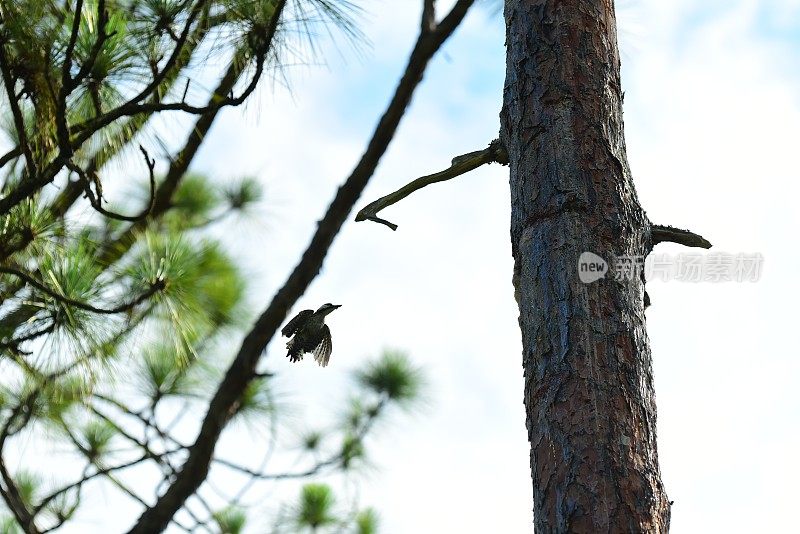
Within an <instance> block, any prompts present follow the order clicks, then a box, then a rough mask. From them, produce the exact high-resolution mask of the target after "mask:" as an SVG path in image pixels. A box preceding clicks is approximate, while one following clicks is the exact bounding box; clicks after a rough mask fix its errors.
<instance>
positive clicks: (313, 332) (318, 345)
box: [281, 303, 342, 367]
mask: <svg viewBox="0 0 800 534" xmlns="http://www.w3.org/2000/svg"><path fill="white" fill-rule="evenodd" d="M341 307H342V306H341V305H340V304H330V303H328V304H323V305H322V306H320V307H319V309H318V310H317V311H313V310H303V311H301V312H300V313H298V314H297V315H295V316H294V318H293V319H292V320H291V321H289V322H288V323H286V326H284V327H283V329H282V330H281V334H283V335H284V336H285V337H289V338H291V339H290V340H289V341H288V342H287V343H286V350H287V352H286V356H288V357H289V360H290V361H292V362H299V361H300V360H302V359H303V354H304V353H306V352H313V353H314V360H316V362H317V363H318V364H320V365H321V366H322V367H325V366H326V365H328V362H329V361H330V359H331V351H333V343H331V330H330V328H328V325H326V324H325V316H326V315H328V314H329V313H331V312H332V311H333V310H335V309H337V308H341Z"/></svg>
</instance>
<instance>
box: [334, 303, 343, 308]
mask: <svg viewBox="0 0 800 534" xmlns="http://www.w3.org/2000/svg"><path fill="white" fill-rule="evenodd" d="M333 307H334V309H335V308H341V307H342V305H341V304H334V305H333Z"/></svg>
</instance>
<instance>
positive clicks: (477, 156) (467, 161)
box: [356, 139, 508, 230]
mask: <svg viewBox="0 0 800 534" xmlns="http://www.w3.org/2000/svg"><path fill="white" fill-rule="evenodd" d="M486 163H500V164H502V165H507V164H508V154H506V151H505V149H504V148H503V146H502V145H501V144H500V140H499V139H495V140H494V141H492V142H491V143H489V146H488V147H487V148H484V149H483V150H477V151H475V152H469V153H468V154H462V155H460V156H456V157H454V158H453V161H452V162H451V164H450V167H448V168H447V169H445V170H443V171H439V172H437V173H434V174H429V175H428V176H422V177H421V178H417V179H416V180H414V181H412V182H410V183H408V184H406V185H404V186H403V187H401V188H400V189H398V190H397V191H395V192H394V193H389V194H388V195H386V196H385V197H381V198H379V199H378V200H376V201H374V202H370V203H369V204H367V205H366V206H364V207H363V208H362V209H361V211H359V212H358V215H356V221H373V222H376V223H380V224H383V225H386V226H388V227H389V228H391V229H392V230H397V225H396V224H393V223H390V222H389V221H387V220H385V219H381V218H380V217H378V216H377V214H378V212H379V211H381V210H382V209H384V208H387V207H389V206H391V205H392V204H396V203H397V202H400V201H401V200H403V199H404V198H406V197H407V196H408V195H410V194H411V193H413V192H414V191H417V190H419V189H422V188H423V187H425V186H427V185H430V184H435V183H436V182H444V181H445V180H450V179H452V178H455V177H456V176H461V175H462V174H466V173H468V172H470V171H472V170H475V169H477V168H478V167H480V166H481V165H485V164H486Z"/></svg>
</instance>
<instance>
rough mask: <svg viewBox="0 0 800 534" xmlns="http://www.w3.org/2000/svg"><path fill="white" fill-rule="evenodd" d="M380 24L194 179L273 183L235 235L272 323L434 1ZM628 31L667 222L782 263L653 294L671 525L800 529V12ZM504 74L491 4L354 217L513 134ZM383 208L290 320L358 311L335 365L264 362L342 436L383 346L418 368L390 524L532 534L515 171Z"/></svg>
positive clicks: (700, 11) (385, 487) (383, 472)
mask: <svg viewBox="0 0 800 534" xmlns="http://www.w3.org/2000/svg"><path fill="white" fill-rule="evenodd" d="M449 3H450V2H441V4H442V7H444V6H445V5H447V4H449ZM409 6H414V8H413V9H411V8H409ZM367 9H368V15H365V17H364V18H363V20H362V22H361V28H362V29H363V30H364V32H365V33H366V35H367V36H368V37H369V38H370V40H371V42H372V46H371V47H370V48H368V49H366V50H363V51H362V52H360V53H357V52H354V51H353V50H351V49H349V48H348V47H347V45H345V44H342V43H341V42H340V43H339V46H338V47H336V46H333V44H332V43H330V42H328V41H326V42H325V44H324V45H323V46H322V49H321V51H320V59H321V61H318V62H315V63H317V64H314V65H309V66H304V67H292V68H289V69H288V71H287V79H288V87H287V84H285V83H284V82H282V81H276V82H275V83H273V84H269V83H267V84H264V87H263V88H262V89H261V90H260V92H259V93H258V95H257V98H256V100H255V101H254V102H252V103H250V104H248V105H247V106H245V107H243V108H242V109H237V110H231V111H227V112H226V113H225V114H224V115H223V117H222V118H221V120H220V121H219V122H218V124H216V125H215V126H214V129H213V130H212V132H211V133H210V137H209V138H208V139H207V140H206V142H205V144H204V146H203V148H202V150H201V152H200V155H199V157H198V159H197V160H196V162H195V166H194V168H195V169H196V170H198V171H200V172H204V173H206V174H208V175H210V176H212V177H214V179H218V180H220V181H224V180H232V179H235V178H237V177H239V176H242V175H255V176H257V177H258V178H259V179H260V180H261V181H262V182H263V184H264V186H265V191H266V201H265V202H264V206H263V213H261V214H259V215H258V217H257V218H256V220H255V221H250V222H244V223H242V224H241V226H240V227H237V228H230V227H228V228H225V229H224V231H225V232H231V231H235V234H236V235H237V236H238V238H237V239H235V240H234V241H235V242H234V244H233V251H234V252H235V253H236V254H237V256H238V257H239V258H240V259H241V261H242V264H243V265H244V268H245V270H246V272H248V273H249V274H250V275H251V276H252V278H253V280H254V284H253V287H252V290H251V294H250V295H249V299H250V301H251V302H252V305H253V307H254V309H259V308H263V307H264V306H266V304H267V303H268V301H269V299H270V297H271V295H272V293H273V292H274V290H275V289H277V288H278V287H279V286H280V285H281V284H282V282H283V281H284V279H285V277H286V276H287V274H288V273H289V272H290V270H291V268H292V267H293V266H294V264H295V263H296V261H297V260H298V258H299V255H300V254H301V253H302V250H303V249H304V247H305V246H306V244H307V242H308V240H309V238H310V236H311V233H312V232H313V229H314V227H315V224H316V221H317V220H319V219H320V218H321V216H322V214H323V213H324V210H325V208H326V206H327V203H328V202H329V201H330V199H331V198H332V196H333V195H334V194H335V191H336V188H337V187H338V185H339V184H340V183H341V182H342V181H343V180H344V179H345V178H346V176H347V175H348V174H349V171H350V170H351V168H352V167H353V166H354V165H355V163H356V162H357V160H358V158H359V156H360V154H361V152H362V150H363V148H364V146H365V144H366V141H367V140H368V139H369V136H370V134H371V132H372V128H373V127H374V125H375V123H376V122H377V119H378V117H379V116H380V114H381V112H382V110H383V108H384V106H385V105H386V102H387V99H388V98H389V97H390V95H391V93H392V91H393V89H394V86H395V84H396V82H397V80H398V78H399V76H400V74H401V72H402V69H403V66H404V63H405V60H406V57H407V54H408V52H409V50H410V47H411V46H412V44H413V41H414V39H415V37H416V31H417V28H418V16H419V13H418V11H419V8H418V7H416V3H414V2H406V1H403V2H397V1H396V2H390V1H388V0H382V1H379V2H371V3H369V5H367ZM618 19H619V25H620V30H619V32H620V33H619V38H620V46H621V50H622V65H623V66H622V69H623V88H624V90H625V95H626V97H625V109H624V112H625V126H626V140H627V146H628V158H629V161H630V164H631V168H632V171H633V175H634V178H635V183H636V187H637V190H638V193H639V199H640V201H641V203H642V205H643V206H644V208H645V209H646V210H647V213H648V216H649V217H650V219H651V220H652V221H654V222H655V223H657V224H669V225H674V226H679V227H682V228H690V229H692V230H694V231H696V232H698V233H701V234H702V235H704V236H705V237H707V238H708V239H709V240H710V241H711V242H712V243H714V245H715V247H714V249H713V250H718V251H725V252H731V253H739V252H745V253H760V254H762V255H763V257H764V266H763V273H762V276H761V279H760V280H759V281H758V282H756V283H717V284H714V283H698V284H691V283H681V282H677V281H671V282H657V281H653V282H651V283H649V284H648V292H649V294H650V297H651V299H652V306H651V307H650V308H649V309H648V310H647V326H648V332H649V336H650V340H651V345H652V353H653V360H654V376H655V388H656V396H657V406H658V447H659V459H660V463H661V471H662V477H663V480H664V484H665V486H666V489H667V492H668V495H669V498H670V499H671V500H674V501H675V504H674V506H673V515H672V532H675V533H679V534H680V533H690V532H726V533H735V532H742V533H745V532H770V531H785V530H787V529H788V528H789V527H790V526H793V525H795V524H796V520H795V517H794V513H793V511H794V510H793V509H794V507H795V503H796V501H797V498H798V497H800V495H799V494H798V490H797V484H796V481H797V480H798V479H800V459H799V458H798V455H797V451H798V450H800V394H799V393H797V387H796V384H797V380H798V377H800V359H799V358H798V356H800V350H798V344H797V342H796V338H795V335H796V330H795V328H796V326H795V317H796V315H797V313H796V309H797V301H798V297H800V282H798V279H799V278H800V277H798V275H797V266H798V265H800V253H799V252H798V247H797V245H796V242H797V235H798V234H797V231H798V229H800V224H798V223H800V215H798V211H800V210H798V207H797V198H798V195H799V194H800V185H798V183H800V180H798V178H800V170H798V162H797V155H798V153H800V152H799V151H798V141H799V140H800V0H760V1H758V0H706V1H704V2H702V3H700V2H696V1H691V0H672V1H670V2H663V1H658V0H625V1H621V2H618ZM322 60H324V61H322ZM504 70H505V59H504V29H503V21H502V17H500V16H497V15H492V13H491V10H490V9H486V8H476V9H474V10H473V11H472V12H471V13H470V14H469V15H468V17H467V19H466V21H465V23H464V25H463V26H462V27H461V28H460V29H459V30H458V32H457V33H456V34H455V35H454V36H453V38H452V39H451V40H450V41H449V42H448V43H447V44H446V45H445V47H444V48H443V50H442V51H441V52H440V53H439V55H438V56H437V57H436V58H435V59H434V60H433V61H432V62H431V64H430V67H429V69H428V71H427V73H426V75H425V79H424V81H423V83H422V84H421V85H420V87H419V89H418V91H417V93H416V94H415V97H414V101H413V103H412V105H411V107H410V108H409V110H408V113H407V115H406V117H405V118H404V120H403V122H402V124H401V126H400V129H399V131H398V133H397V136H396V138H395V139H394V141H393V142H392V144H391V147H390V149H389V151H388V152H387V154H386V156H385V157H384V159H383V160H382V162H381V164H380V166H379V168H378V170H377V172H376V174H375V176H374V178H373V179H372V181H371V182H370V185H369V187H368V188H367V190H366V192H365V193H364V196H363V198H362V201H361V202H360V203H359V204H358V206H357V208H360V207H362V206H363V205H364V204H366V203H367V202H369V201H371V200H374V199H375V198H377V197H379V196H382V195H384V194H386V193H388V192H390V191H393V190H395V189H397V188H398V187H400V186H401V185H403V184H405V183H406V182H408V181H410V180H411V179H413V178H416V177H418V176H421V175H424V174H429V173H431V172H433V171H437V170H441V169H443V168H446V167H447V166H448V164H449V161H450V159H451V158H452V157H453V156H456V155H458V154H462V153H465V152H469V151H472V150H477V149H480V148H483V147H484V146H486V145H487V144H488V142H489V141H491V140H492V139H494V138H495V137H497V132H498V128H499V120H498V113H499V110H500V106H501V103H502V100H501V99H502V87H503V78H504ZM179 138H180V137H178V139H179ZM382 216H384V217H385V218H388V219H390V220H391V221H392V222H395V223H397V224H399V229H398V230H397V232H391V231H390V230H388V229H387V228H386V227H383V226H380V225H376V224H372V223H355V222H353V221H352V220H351V221H350V222H348V223H347V224H346V225H345V226H344V228H343V230H342V233H341V234H340V236H339V237H338V238H337V240H336V242H335V243H334V245H333V247H332V249H331V252H330V255H329V256H328V258H327V260H326V262H325V266H324V268H323V270H322V272H321V274H320V276H319V277H318V278H317V279H316V280H315V282H314V283H313V285H312V286H311V288H310V289H309V291H308V292H307V293H306V295H305V296H304V297H303V298H302V299H301V301H300V302H299V303H298V305H297V306H296V309H295V311H298V310H300V309H304V308H316V307H318V306H319V304H321V303H323V302H334V303H338V304H343V307H342V308H341V309H340V310H337V312H336V313H335V314H333V315H332V316H331V317H330V319H329V324H330V325H331V328H332V330H333V333H334V347H335V348H334V352H333V356H332V360H331V365H330V366H329V367H328V368H325V369H321V368H318V367H316V366H315V365H314V364H313V363H312V362H310V361H304V362H303V364H302V365H290V364H289V362H288V361H287V360H286V359H285V358H284V355H283V352H284V350H283V341H282V340H280V339H277V338H276V339H274V340H273V342H272V344H271V345H270V347H269V348H268V351H267V355H266V367H268V368H269V369H271V370H272V371H275V372H276V373H278V379H277V380H278V385H279V387H280V389H281V390H283V391H285V392H286V394H287V396H288V397H289V398H290V399H291V401H292V403H293V404H295V405H296V406H297V410H298V417H308V418H311V419H312V420H313V419H317V420H320V421H322V420H324V419H325V417H326V416H327V415H326V414H329V413H330V412H329V409H330V406H332V405H336V404H337V403H338V402H339V401H341V400H342V399H344V398H346V397H347V395H348V392H349V388H350V387H351V382H350V381H349V378H348V373H349V371H351V370H352V369H354V368H357V367H359V366H360V365H361V364H362V363H363V362H364V361H366V360H367V359H370V358H372V357H374V356H375V355H377V354H379V353H380V351H381V350H382V349H384V348H387V347H389V348H396V349H402V350H404V351H407V352H408V353H409V354H410V355H411V357H412V359H413V361H414V362H415V363H416V364H418V365H420V366H421V367H423V368H424V369H425V370H426V372H427V375H428V377H429V393H428V399H427V403H426V405H425V407H424V409H423V410H422V412H421V413H420V414H418V415H416V416H404V415H402V414H396V417H394V418H392V419H391V420H390V421H389V422H388V423H387V424H385V425H384V426H383V427H382V428H381V429H380V432H379V433H378V434H377V436H376V439H374V440H373V441H372V442H371V443H370V449H369V450H370V461H371V465H372V468H371V469H370V470H369V471H368V472H366V473H365V478H364V479H363V480H362V481H361V482H360V493H359V494H360V499H361V501H362V503H363V504H365V505H372V506H375V507H376V508H377V509H378V510H379V512H380V514H381V526H382V530H381V531H382V532H383V533H385V534H401V533H408V532H419V533H428V532H430V533H437V532H463V533H485V532H503V533H510V534H512V533H527V532H531V531H532V527H531V522H532V511H531V508H532V504H531V503H532V491H531V481H530V473H529V467H528V452H529V449H528V443H527V433H526V430H525V413H524V408H523V404H522V367H521V361H522V360H521V342H520V334H519V329H518V324H517V317H518V311H517V308H516V303H515V302H514V299H513V290H512V285H511V273H512V258H511V246H510V240H509V220H510V201H509V187H508V171H507V169H506V168H503V167H500V166H497V165H493V166H487V167H483V168H481V169H479V170H476V171H474V172H472V173H470V174H468V175H464V176H462V177H459V178H458V179H456V180H453V181H450V182H445V183H442V184H437V185H434V186H431V187H428V188H426V189H424V190H422V191H420V192H418V193H416V194H414V195H413V196H411V197H409V198H408V199H406V200H404V201H403V202H401V203H400V204H398V205H396V206H393V207H391V208H389V209H387V210H386V211H385V212H383V213H382ZM659 247H660V249H659V252H665V253H678V252H680V248H679V247H678V246H676V245H659ZM231 348H232V349H235V348H236V347H235V346H232V347H231ZM258 439H259V438H258V436H251V435H249V434H247V433H246V432H245V431H244V430H241V429H234V430H233V431H232V433H231V434H230V435H228V436H227V437H226V438H225V440H224V441H223V443H222V445H221V446H223V447H230V448H232V449H226V450H237V451H238V453H237V454H240V455H241V456H242V457H246V456H247V455H252V454H254V451H257V450H259V449H260V447H262V444H261V443H259V441H258ZM284 495H289V494H286V493H281V492H280V490H276V492H274V493H271V494H270V495H269V496H268V497H267V498H265V503H264V506H265V509H270V507H271V506H275V505H276V504H277V502H279V501H280V498H281V497H282V496H284ZM108 498H109V499H111V497H108ZM108 502H111V501H108ZM120 506H122V505H120ZM129 509H130V508H129ZM120 510H123V511H124V510H125V508H120ZM96 512H97V513H96V514H94V513H93V514H92V515H93V516H96V517H95V518H94V519H92V520H91V521H89V522H88V523H84V526H86V525H94V527H93V528H100V526H99V525H100V523H98V521H100V517H101V516H103V515H107V514H108V508H98V509H97V510H96ZM120 517H123V518H124V517H126V515H125V514H124V513H122V512H120V513H119V514H117V518H116V519H119V518H120ZM127 517H129V518H133V517H135V514H134V513H131V515H130V516H127ZM126 523H127V521H126ZM115 524H116V523H115ZM128 524H129V523H128ZM97 531H98V532H100V531H104V530H102V529H101V530H97Z"/></svg>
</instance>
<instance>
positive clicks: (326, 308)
mask: <svg viewBox="0 0 800 534" xmlns="http://www.w3.org/2000/svg"><path fill="white" fill-rule="evenodd" d="M341 307H342V305H341V304H331V303H330V302H329V303H327V304H323V305H322V306H320V307H319V309H318V310H317V313H320V314H322V315H328V314H329V313H331V312H332V311H333V310H335V309H336V308H341Z"/></svg>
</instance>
